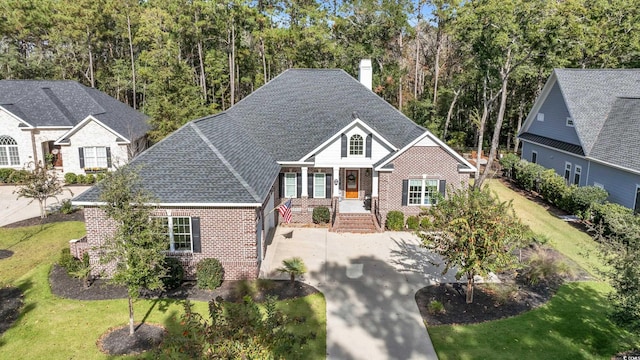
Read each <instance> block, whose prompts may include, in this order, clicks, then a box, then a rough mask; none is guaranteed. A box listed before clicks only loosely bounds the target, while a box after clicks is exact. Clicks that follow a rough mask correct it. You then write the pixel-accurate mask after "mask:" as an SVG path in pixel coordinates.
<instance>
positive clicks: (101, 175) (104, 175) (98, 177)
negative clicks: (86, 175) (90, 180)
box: [96, 172, 107, 182]
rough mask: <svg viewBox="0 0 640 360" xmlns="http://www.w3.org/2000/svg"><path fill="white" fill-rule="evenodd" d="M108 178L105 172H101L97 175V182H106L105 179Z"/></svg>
mask: <svg viewBox="0 0 640 360" xmlns="http://www.w3.org/2000/svg"><path fill="white" fill-rule="evenodd" d="M106 176H107V175H106V174H105V173H103V172H99V173H97V174H96V182H100V181H102V180H104V178H105V177H106Z"/></svg>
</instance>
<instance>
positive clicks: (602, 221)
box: [592, 202, 640, 237]
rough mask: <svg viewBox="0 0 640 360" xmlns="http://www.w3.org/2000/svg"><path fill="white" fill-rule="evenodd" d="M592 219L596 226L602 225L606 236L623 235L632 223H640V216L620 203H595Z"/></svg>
mask: <svg viewBox="0 0 640 360" xmlns="http://www.w3.org/2000/svg"><path fill="white" fill-rule="evenodd" d="M592 221H593V223H594V224H596V226H602V234H603V235H604V236H607V237H608V236H614V237H623V235H625V233H626V232H627V229H628V228H629V225H630V224H632V223H634V222H635V223H640V217H638V216H636V215H633V211H632V210H631V209H629V208H626V207H624V206H622V205H619V204H614V203H609V202H607V203H604V204H594V205H593V208H592Z"/></svg>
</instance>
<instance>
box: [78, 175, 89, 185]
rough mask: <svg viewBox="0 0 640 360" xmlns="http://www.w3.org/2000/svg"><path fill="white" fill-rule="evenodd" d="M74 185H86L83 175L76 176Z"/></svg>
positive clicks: (85, 178) (85, 177)
mask: <svg viewBox="0 0 640 360" xmlns="http://www.w3.org/2000/svg"><path fill="white" fill-rule="evenodd" d="M76 179H77V180H76V183H77V184H81V185H84V184H86V183H87V176H86V175H83V174H78V176H77V178H76Z"/></svg>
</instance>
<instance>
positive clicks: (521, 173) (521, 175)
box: [514, 160, 545, 191]
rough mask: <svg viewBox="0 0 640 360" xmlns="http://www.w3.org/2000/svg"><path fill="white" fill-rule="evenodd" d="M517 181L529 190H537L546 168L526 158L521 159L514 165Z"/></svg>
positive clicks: (520, 185)
mask: <svg viewBox="0 0 640 360" xmlns="http://www.w3.org/2000/svg"><path fill="white" fill-rule="evenodd" d="M514 169H515V171H516V173H515V177H516V183H517V184H518V186H519V187H521V188H523V189H524V190H527V191H534V190H535V191H537V190H538V188H537V187H538V183H539V181H540V177H541V176H542V172H543V171H545V168H544V167H542V166H540V165H538V164H534V163H530V162H528V161H526V160H520V161H519V162H517V163H516V164H515V166H514Z"/></svg>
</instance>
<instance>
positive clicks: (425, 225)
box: [420, 216, 431, 230]
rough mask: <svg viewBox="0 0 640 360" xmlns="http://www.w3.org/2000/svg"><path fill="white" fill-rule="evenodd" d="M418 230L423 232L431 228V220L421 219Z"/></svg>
mask: <svg viewBox="0 0 640 360" xmlns="http://www.w3.org/2000/svg"><path fill="white" fill-rule="evenodd" d="M420 228H422V229H425V230H426V229H429V228H431V218H429V217H428V216H424V217H422V218H421V219H420Z"/></svg>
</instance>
